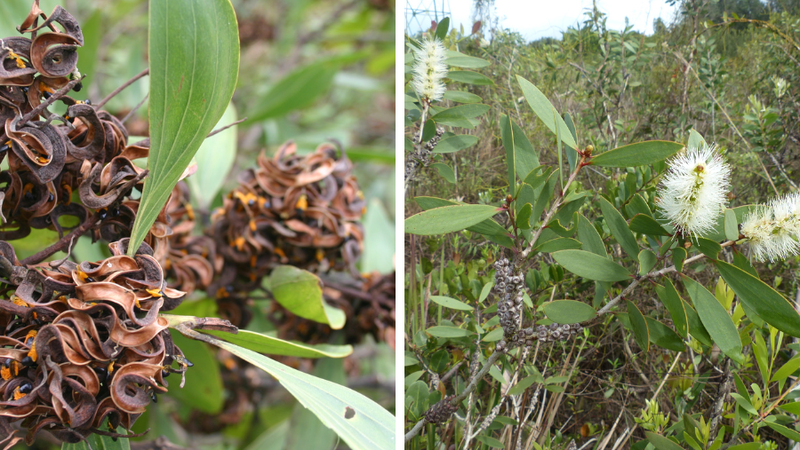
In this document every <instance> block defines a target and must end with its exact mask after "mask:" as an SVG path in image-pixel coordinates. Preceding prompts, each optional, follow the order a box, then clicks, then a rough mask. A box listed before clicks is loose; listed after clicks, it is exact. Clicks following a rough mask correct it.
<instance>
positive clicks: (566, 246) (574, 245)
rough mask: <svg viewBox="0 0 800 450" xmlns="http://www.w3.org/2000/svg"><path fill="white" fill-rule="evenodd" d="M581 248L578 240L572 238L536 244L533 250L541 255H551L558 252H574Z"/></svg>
mask: <svg viewBox="0 0 800 450" xmlns="http://www.w3.org/2000/svg"><path fill="white" fill-rule="evenodd" d="M581 247H583V245H582V244H581V242H580V241H578V240H575V239H572V238H556V239H550V240H548V241H544V242H541V243H538V242H537V245H536V247H535V248H536V250H538V251H540V252H542V253H553V252H557V251H560V250H576V249H579V248H581Z"/></svg>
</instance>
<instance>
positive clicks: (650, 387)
mask: <svg viewBox="0 0 800 450" xmlns="http://www.w3.org/2000/svg"><path fill="white" fill-rule="evenodd" d="M595 13H596V12H595ZM593 20H594V19H593ZM594 24H596V22H593V21H589V26H593V25H594ZM447 26H448V25H447V21H442V22H441V23H440V24H439V25H438V27H437V28H436V30H431V34H434V35H435V36H436V37H437V38H439V39H443V42H444V44H445V46H446V47H448V48H449V49H450V51H451V52H450V53H448V55H450V58H448V60H447V61H452V62H453V63H454V64H467V65H471V66H472V67H473V68H480V67H483V65H482V64H481V63H480V61H476V60H477V59H478V58H475V57H464V55H461V54H458V53H456V52H455V51H456V49H457V48H458V47H461V48H463V47H466V46H469V45H472V44H471V43H472V41H473V37H464V36H459V35H458V34H457V33H456V32H451V33H450V34H448V33H447ZM580 31H581V32H586V30H585V29H582V30H580ZM626 32H627V30H626ZM576 33H577V32H576ZM579 37H580V36H579ZM600 38H601V41H600V43H601V45H602V47H601V48H602V49H603V51H604V52H605V53H604V55H605V56H604V59H601V60H602V66H603V67H604V68H605V67H608V66H609V65H613V64H615V63H617V62H619V61H621V64H623V67H625V66H624V64H625V58H626V55H627V57H630V58H631V59H632V58H633V57H632V56H631V55H630V54H629V53H630V52H628V49H633V50H631V52H633V53H634V54H635V55H636V57H637V58H639V57H643V56H642V55H641V54H640V53H637V52H636V50H635V47H634V45H633V44H632V42H634V41H633V40H630V39H628V40H627V41H624V39H625V36H624V33H617V34H613V35H612V34H611V33H608V34H604V35H603V36H601V37H600ZM617 39H619V42H618V41H617ZM474 40H475V41H477V38H475V39H474ZM623 41H624V42H623ZM581 42H582V43H583V41H581ZM606 44H607V45H606ZM593 45H594V44H593ZM637 45H638V44H637ZM414 46H415V43H414V42H412V40H409V47H410V48H412V47H414ZM518 49H519V47H513V50H512V51H510V53H511V56H510V60H511V63H509V64H508V67H497V66H493V67H492V69H491V70H492V71H493V72H495V73H499V72H501V71H505V70H506V69H507V70H508V71H509V74H508V77H507V80H508V89H509V90H510V91H511V92H512V95H511V96H510V97H511V98H510V99H509V98H508V97H502V96H499V95H497V93H496V90H495V89H494V88H492V85H493V82H492V81H491V80H489V81H486V80H483V79H482V78H481V77H485V75H483V74H482V73H477V72H475V73H465V72H468V71H460V70H453V68H452V67H451V68H450V70H449V72H448V74H447V79H448V80H449V82H448V83H447V84H446V88H447V91H446V92H445V93H444V94H443V97H442V98H443V100H442V101H441V102H440V103H430V104H429V102H428V101H427V100H426V97H425V96H424V95H422V94H420V92H419V90H418V89H417V88H416V86H417V85H418V84H419V80H416V78H417V77H420V76H421V75H420V74H419V73H418V72H416V71H412V70H407V73H408V74H409V75H410V77H408V78H410V79H407V81H408V86H409V89H407V90H406V96H407V97H406V99H407V102H406V108H407V111H406V118H407V122H406V124H407V135H408V141H407V161H406V182H407V188H406V192H407V193H408V194H410V197H412V198H409V199H408V204H409V207H408V208H407V211H408V213H409V214H408V217H407V218H406V220H405V231H406V233H407V242H408V244H409V247H410V250H409V252H408V253H407V254H409V255H410V261H409V264H408V265H407V267H406V270H407V279H406V281H407V285H406V288H407V291H406V292H407V297H406V298H407V303H406V317H407V321H406V323H407V325H406V330H405V331H406V386H405V388H406V390H405V396H406V405H405V406H406V427H405V431H406V436H405V441H406V448H413V449H418V448H429V447H430V446H436V447H438V446H441V447H442V448H448V447H449V448H453V447H454V448H473V446H474V447H475V448H477V447H479V446H481V445H483V446H485V447H490V448H536V449H543V448H549V449H564V448H569V449H575V448H578V447H581V448H598V449H600V448H602V449H605V448H638V449H644V448H648V449H653V448H655V449H657V450H673V449H677V448H692V449H694V450H707V449H713V450H717V449H720V448H742V449H744V448H748V449H749V448H752V449H758V448H776V447H777V446H779V445H780V443H785V442H786V439H792V440H800V428H798V423H797V420H796V418H795V416H794V414H797V413H799V412H800V408H797V407H796V405H797V404H796V403H795V402H794V399H795V398H796V397H797V391H796V389H795V388H796V387H797V386H798V384H800V383H798V382H797V380H796V377H795V376H794V375H795V374H796V373H797V370H798V367H800V358H799V357H797V356H795V355H794V354H793V353H790V352H788V351H786V350H787V349H795V347H796V344H789V345H787V341H788V340H789V339H790V337H800V314H798V312H797V310H796V309H795V307H794V306H793V303H792V302H791V301H790V299H787V298H786V297H784V294H783V293H781V292H779V291H778V290H776V289H775V287H776V286H777V284H775V283H772V285H771V284H768V283H771V278H768V277H765V276H764V273H768V271H763V270H762V271H761V272H759V271H758V270H757V267H758V266H754V265H753V262H755V261H775V262H777V261H781V260H784V259H786V258H792V257H793V256H795V255H797V253H798V245H800V244H799V242H800V236H799V235H798V233H797V229H798V226H800V217H798V215H797V212H798V207H799V205H798V198H800V197H798V195H797V194H796V193H792V194H788V195H784V196H782V197H779V198H778V199H775V200H772V201H770V202H769V203H768V204H767V205H750V204H744V205H737V204H736V203H737V201H736V197H735V196H734V195H732V194H731V192H730V191H731V189H732V183H733V182H732V178H733V177H734V176H735V172H736V170H737V167H736V166H735V165H734V162H733V161H734V159H733V156H735V149H733V148H730V147H728V148H722V147H717V146H716V145H714V144H713V143H709V142H707V141H706V139H704V138H703V136H701V135H700V134H699V133H698V132H697V131H695V130H691V131H688V130H687V131H688V133H686V135H681V136H680V138H676V140H674V141H672V140H660V139H658V140H637V141H635V142H631V143H625V144H623V145H617V141H618V140H620V136H621V134H617V132H618V131H620V130H618V129H615V127H616V126H619V124H618V123H615V122H613V121H612V119H611V114H618V113H619V112H620V110H621V106H620V105H621V103H620V101H619V100H618V101H617V103H616V105H615V104H614V101H615V97H616V95H617V94H616V93H615V94H614V95H608V93H607V92H605V89H607V88H609V87H608V86H609V83H615V82H619V80H624V81H623V82H622V83H623V85H622V86H620V87H619V89H618V90H617V91H616V92H618V93H619V94H618V95H619V98H622V96H623V93H624V91H625V89H626V86H627V82H628V81H627V80H628V78H627V76H623V75H624V74H625V73H626V72H625V71H623V72H622V75H620V77H619V78H618V79H617V78H614V77H608V78H603V79H602V80H601V81H602V82H598V84H596V85H594V86H592V93H593V94H592V95H595V94H598V96H602V101H601V100H599V99H598V101H597V104H596V105H597V107H598V110H599V109H600V107H601V106H602V108H603V109H602V114H600V113H598V111H597V110H595V111H593V113H595V114H597V115H598V117H602V119H601V120H598V121H597V125H598V126H599V128H600V130H599V131H598V130H594V131H595V133H594V134H591V133H589V132H587V133H585V134H584V135H583V139H581V137H582V135H581V132H582V128H581V127H580V124H578V126H576V123H575V122H573V118H572V117H571V116H570V114H566V113H565V114H563V115H562V114H559V113H558V112H557V111H558V110H557V108H556V106H555V105H554V103H551V101H550V99H548V97H547V96H546V95H545V94H544V93H543V92H542V91H541V90H540V89H539V88H537V86H535V85H534V83H531V82H530V81H528V80H527V79H525V78H524V77H522V76H520V75H516V74H515V73H514V72H515V70H517V68H516V66H515V65H514V62H515V59H514V58H515V56H516V53H515V52H516V51H517V50H518ZM504 50H505V49H502V48H499V46H498V47H492V48H491V49H488V50H484V49H480V50H477V51H476V52H475V53H478V54H481V53H482V52H484V53H483V54H487V55H492V56H495V57H498V54H501V53H502V52H503V51H504ZM411 53H412V54H413V55H415V57H417V58H418V59H419V56H418V53H417V52H416V51H415V50H411ZM620 55H621V56H620ZM498 58H499V57H498ZM548 62H549V61H548ZM635 64H640V63H639V61H638V60H637V62H636V63H635ZM575 65H576V66H577V64H575ZM578 68H579V69H581V67H578ZM520 70H521V69H520ZM598 70H599V69H598ZM603 70H606V69H603ZM687 70H688V69H687ZM580 72H581V73H582V74H584V75H586V76H591V72H590V71H588V70H583V71H580ZM598 76H602V77H605V76H606V75H605V74H600V75H598ZM612 80H613V81H612ZM514 81H516V82H514ZM462 83H464V84H462ZM469 83H472V84H473V85H472V86H468V84H469ZM498 85H500V83H499V82H498ZM465 86H466V87H465ZM477 86H487V87H485V88H478V87H477ZM612 86H613V85H612ZM462 89H467V90H469V92H466V91H462ZM503 89H505V83H503ZM615 89H617V88H615ZM465 92H466V93H469V94H470V95H473V96H475V97H478V98H477V99H476V98H472V97H468V96H466V95H464V93H465ZM517 93H521V96H519V97H517V96H518V95H519V94H517ZM477 94H481V95H483V96H492V98H491V100H492V101H494V100H497V99H498V98H500V99H501V101H499V102H498V103H499V104H500V105H501V108H507V111H508V113H504V112H499V111H498V112H496V113H495V115H492V114H493V113H492V112H489V114H487V115H489V116H491V117H489V118H487V120H486V121H485V122H488V123H490V125H489V127H490V128H491V129H490V131H489V132H488V133H484V134H483V135H482V137H484V138H485V139H486V140H487V142H485V143H483V144H484V146H485V147H487V148H488V149H489V150H488V151H487V153H486V154H490V155H494V154H496V152H495V153H491V152H492V151H493V150H494V149H496V148H500V147H502V148H503V150H504V152H502V153H503V154H504V156H505V161H504V162H505V166H504V167H502V169H501V170H502V171H503V175H504V178H505V179H504V180H499V181H498V182H496V183H495V184H494V185H493V186H491V187H488V188H486V187H484V188H482V189H486V190H488V191H489V192H490V193H489V194H488V197H489V199H488V200H487V199H486V197H487V195H481V196H480V197H478V196H477V195H475V194H476V193H475V192H470V191H468V190H466V189H456V190H455V192H457V193H458V194H459V195H460V196H459V197H456V196H453V197H454V198H453V197H451V198H438V197H434V196H429V195H427V191H430V190H431V187H432V186H436V187H438V188H439V189H442V190H444V188H442V186H445V187H449V185H448V184H443V183H438V184H437V183H436V182H434V181H431V179H435V177H436V175H435V173H434V171H433V170H432V168H433V167H435V168H436V169H437V172H438V174H439V175H440V177H441V178H442V179H444V180H445V181H447V182H448V183H450V184H458V183H460V182H461V181H462V180H464V179H466V178H467V177H468V175H464V174H463V173H461V174H459V176H453V175H455V174H456V173H457V170H458V169H459V168H460V167H461V166H462V164H458V163H454V162H455V161H456V160H455V159H453V160H451V159H450V158H448V156H447V155H442V154H446V153H449V152H452V151H456V150H453V148H454V147H455V146H453V145H452V144H451V139H452V140H453V142H454V141H455V140H456V139H457V138H458V139H459V140H461V141H463V142H467V143H469V142H471V144H470V145H475V144H477V143H478V139H475V140H469V139H467V138H466V136H469V135H467V134H464V135H459V134H456V133H458V132H460V130H472V129H475V128H477V126H478V124H477V121H476V120H474V119H475V118H476V117H478V116H480V115H481V114H484V113H486V110H485V109H483V108H481V106H485V105H480V104H479V103H478V102H481V101H482V97H480V96H479V95H477ZM554 95H555V94H554ZM450 99H452V101H453V102H454V103H458V102H461V101H462V100H463V101H465V103H467V104H466V105H457V106H453V104H452V103H448V101H449V100H450ZM467 99H468V100H469V102H466V100H467ZM517 100H518V101H517ZM510 102H514V103H515V104H514V105H513V106H512V105H511V104H510ZM487 103H489V100H487ZM467 106H468V107H467ZM487 108H488V107H487ZM429 113H430V114H429ZM526 115H527V116H528V117H529V116H535V118H536V119H535V123H526V122H525V120H524V119H523V118H524V117H526ZM515 118H517V119H519V120H515ZM482 125H485V123H484V124H482ZM593 125H594V124H593ZM534 128H536V129H542V130H548V133H550V134H548V135H547V136H546V137H545V138H541V139H538V140H537V141H536V142H532V141H531V140H529V139H528V136H530V135H531V134H530V133H531V130H533V129H534ZM584 128H586V127H584ZM480 131H485V130H480ZM480 131H479V132H480ZM469 132H470V131H467V133H469ZM475 134H478V133H477V132H476V133H475ZM598 136H600V137H598ZM493 137H497V139H496V140H492V138H493ZM678 141H680V142H678ZM600 143H602V144H603V145H602V146H600V145H599V144H600ZM443 144H444V145H445V148H440V147H441V146H442V145H443ZM470 145H467V146H466V147H469V146H470ZM466 147H462V148H466ZM421 149H425V152H424V153H421ZM459 150H460V149H459ZM421 154H422V155H423V156H424V159H425V163H424V164H419V163H416V162H415V161H419V160H420V159H421V158H420V156H419V155H421ZM451 161H452V162H451ZM484 163H486V164H488V162H485V161H476V162H472V164H473V165H475V166H478V165H481V164H484ZM451 165H452V167H451ZM442 166H446V168H442ZM409 168H413V169H414V170H409ZM448 169H449V170H448ZM426 175H429V176H426ZM598 180H600V181H599V183H600V184H599V185H598ZM484 181H485V180H484ZM423 186H424V188H425V189H423ZM786 186H787V188H790V187H791V186H792V185H791V184H789V183H787V185H786ZM461 187H462V186H461V185H458V188H461ZM417 191H422V192H426V194H424V195H419V196H417V197H413V195H414V193H415V192H417ZM462 196H463V197H462ZM476 197H477V198H479V199H480V201H481V203H474V202H472V201H465V200H472V199H475V198H476ZM497 199H499V200H497ZM448 233H453V234H452V235H449V236H448V237H443V236H442V235H447V234H448ZM463 241H466V242H467V243H464V242H463ZM440 254H441V255H440ZM439 261H441V262H439ZM437 264H438V266H437ZM612 354H613V355H614V356H611V355H612ZM621 367H624V368H625V369H626V370H625V371H624V372H625V374H626V378H625V380H626V381H625V382H623V381H622V378H621V377H620V378H617V376H616V375H613V374H616V373H618V372H619V371H620V368H621ZM607 374H612V375H607ZM636 380H640V381H641V383H636ZM642 383H643V384H642ZM608 408H614V411H615V413H616V412H617V411H618V415H617V414H614V417H611V419H612V420H611V421H609V419H608V416H607V415H605V414H604V413H605V412H606V410H607V409H608ZM594 414H596V415H598V416H600V417H602V418H603V420H604V422H603V423H594V424H592V423H589V422H588V420H589V419H583V418H582V417H586V416H590V415H594ZM447 416H449V417H447ZM613 419H615V420H613ZM573 420H576V421H578V422H577V423H574V422H571V421H573ZM583 420H586V422H581V421H583ZM568 430H569V431H568ZM426 446H427V447H426Z"/></svg>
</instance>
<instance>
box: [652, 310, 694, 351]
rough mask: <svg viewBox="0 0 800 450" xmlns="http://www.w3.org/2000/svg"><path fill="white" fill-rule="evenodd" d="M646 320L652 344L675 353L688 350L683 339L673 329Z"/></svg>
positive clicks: (655, 321) (657, 322)
mask: <svg viewBox="0 0 800 450" xmlns="http://www.w3.org/2000/svg"><path fill="white" fill-rule="evenodd" d="M644 320H645V321H646V322H647V331H648V333H649V338H650V342H652V343H653V344H656V345H657V346H659V347H661V348H665V349H667V350H672V351H674V352H682V351H684V350H686V347H685V345H684V343H683V339H681V337H680V336H678V334H677V333H675V331H673V330H672V328H670V327H668V326H666V325H664V324H663V323H661V322H659V321H657V320H655V319H651V318H649V317H645V318H644Z"/></svg>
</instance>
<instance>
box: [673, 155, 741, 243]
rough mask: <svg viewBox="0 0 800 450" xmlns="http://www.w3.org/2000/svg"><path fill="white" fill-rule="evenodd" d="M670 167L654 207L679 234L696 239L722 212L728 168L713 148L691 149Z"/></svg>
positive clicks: (711, 228)
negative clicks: (659, 209) (656, 206)
mask: <svg viewBox="0 0 800 450" xmlns="http://www.w3.org/2000/svg"><path fill="white" fill-rule="evenodd" d="M669 165H670V168H669V170H668V171H667V173H666V175H665V176H664V180H663V181H662V183H661V188H660V189H659V191H658V200H657V204H658V206H659V207H660V208H661V209H662V211H663V214H664V216H665V217H666V218H667V220H669V221H670V223H672V224H673V225H674V226H675V228H676V229H677V230H678V231H679V232H681V233H682V234H684V235H687V236H691V237H694V238H698V237H700V236H701V235H703V234H706V233H708V232H709V231H711V230H713V229H714V226H715V225H716V223H717V217H719V215H720V214H721V213H722V211H723V210H724V207H725V203H726V202H727V198H726V195H727V192H728V186H729V185H730V182H729V178H730V173H731V169H730V167H729V166H728V165H727V164H726V163H725V162H724V161H723V160H722V157H721V156H720V155H719V153H718V152H717V151H716V149H715V148H714V147H713V146H712V147H709V146H704V147H701V148H690V149H688V150H687V151H686V152H685V153H683V154H680V155H677V156H675V157H674V158H672V159H671V160H670V161H669Z"/></svg>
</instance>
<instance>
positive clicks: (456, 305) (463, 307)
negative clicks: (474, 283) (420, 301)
mask: <svg viewBox="0 0 800 450" xmlns="http://www.w3.org/2000/svg"><path fill="white" fill-rule="evenodd" d="M431 301H433V302H434V303H436V304H437V305H442V306H444V307H445V308H450V309H457V310H459V311H472V310H473V309H475V308H473V307H472V306H470V305H468V304H466V303H464V302H462V301H460V300H456V299H454V298H450V297H445V296H443V295H432V296H431Z"/></svg>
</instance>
